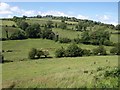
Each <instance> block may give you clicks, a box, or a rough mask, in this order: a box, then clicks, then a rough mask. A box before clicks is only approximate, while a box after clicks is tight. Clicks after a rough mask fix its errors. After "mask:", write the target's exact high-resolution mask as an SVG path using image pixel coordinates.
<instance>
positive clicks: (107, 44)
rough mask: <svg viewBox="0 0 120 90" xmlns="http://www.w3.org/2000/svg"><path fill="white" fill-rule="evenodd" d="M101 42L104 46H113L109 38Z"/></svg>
mask: <svg viewBox="0 0 120 90" xmlns="http://www.w3.org/2000/svg"><path fill="white" fill-rule="evenodd" d="M103 44H104V45H106V46H113V42H111V41H110V40H105V41H104V43H103Z"/></svg>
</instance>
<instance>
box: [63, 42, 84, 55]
mask: <svg viewBox="0 0 120 90" xmlns="http://www.w3.org/2000/svg"><path fill="white" fill-rule="evenodd" d="M82 55H83V50H82V49H81V48H79V47H78V46H77V45H76V44H71V45H69V46H68V47H67V49H66V51H65V56H66V57H78V56H82Z"/></svg>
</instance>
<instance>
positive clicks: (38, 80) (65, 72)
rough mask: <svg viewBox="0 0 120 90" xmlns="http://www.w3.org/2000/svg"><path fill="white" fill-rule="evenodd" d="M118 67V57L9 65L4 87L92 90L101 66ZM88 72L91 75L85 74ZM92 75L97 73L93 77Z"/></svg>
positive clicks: (34, 61)
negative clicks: (82, 89) (87, 89)
mask: <svg viewBox="0 0 120 90" xmlns="http://www.w3.org/2000/svg"><path fill="white" fill-rule="evenodd" d="M106 60H109V62H106ZM94 62H96V64H94ZM117 65H118V56H99V57H98V56H94V57H91V56H90V57H78V58H59V59H56V58H53V59H40V60H32V61H31V60H29V61H20V62H13V63H12V62H11V63H5V64H3V87H17V88H18V87H23V88H31V87H32V88H38V87H39V88H40V87H42V88H58V87H60V88H80V87H85V86H87V87H88V88H90V87H92V84H93V76H94V75H95V74H97V72H96V69H97V68H98V67H105V66H110V67H113V66H117ZM85 70H87V71H88V73H84V71H85ZM91 72H93V74H90V73H91Z"/></svg>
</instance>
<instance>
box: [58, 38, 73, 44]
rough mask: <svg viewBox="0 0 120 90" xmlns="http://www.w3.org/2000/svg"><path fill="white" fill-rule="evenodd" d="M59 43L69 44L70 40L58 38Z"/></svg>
mask: <svg viewBox="0 0 120 90" xmlns="http://www.w3.org/2000/svg"><path fill="white" fill-rule="evenodd" d="M59 42H60V43H69V42H71V39H69V38H60V39H59Z"/></svg>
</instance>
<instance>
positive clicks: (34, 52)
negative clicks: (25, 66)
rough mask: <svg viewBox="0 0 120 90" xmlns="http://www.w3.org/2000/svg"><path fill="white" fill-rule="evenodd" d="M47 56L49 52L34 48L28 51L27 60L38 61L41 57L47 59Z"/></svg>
mask: <svg viewBox="0 0 120 90" xmlns="http://www.w3.org/2000/svg"><path fill="white" fill-rule="evenodd" d="M48 55H49V52H48V50H38V49H36V48H32V49H31V50H30V51H29V55H28V57H29V59H39V58H41V56H45V57H47V56H48Z"/></svg>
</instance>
